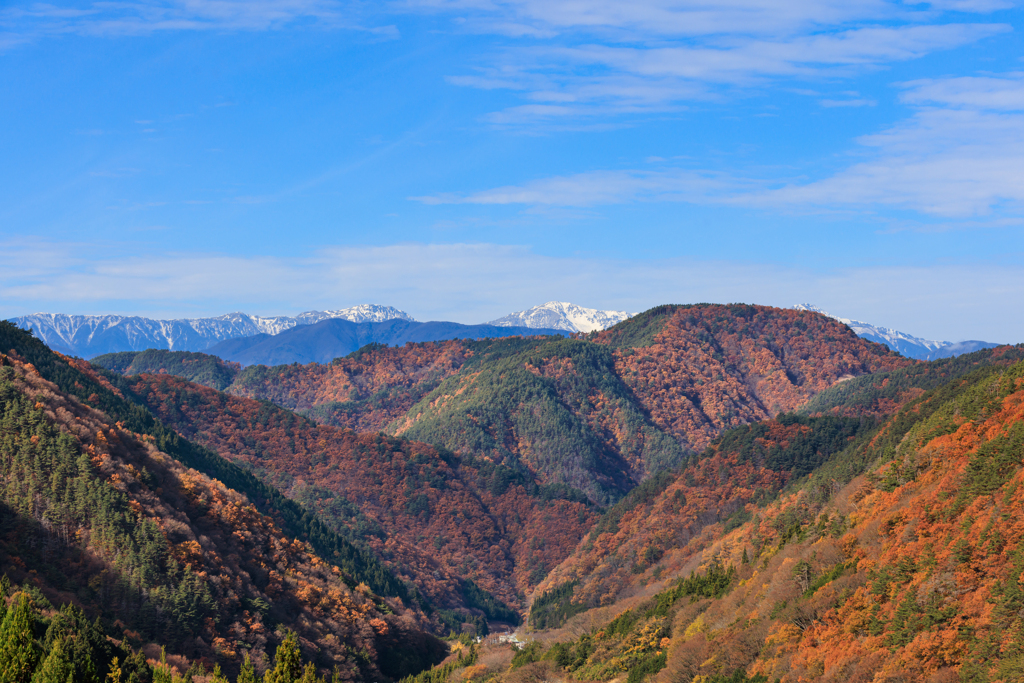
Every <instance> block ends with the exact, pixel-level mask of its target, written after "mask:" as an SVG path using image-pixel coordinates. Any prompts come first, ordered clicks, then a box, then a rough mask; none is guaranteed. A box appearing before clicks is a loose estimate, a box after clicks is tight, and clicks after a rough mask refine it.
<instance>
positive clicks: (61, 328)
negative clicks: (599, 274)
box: [10, 301, 632, 358]
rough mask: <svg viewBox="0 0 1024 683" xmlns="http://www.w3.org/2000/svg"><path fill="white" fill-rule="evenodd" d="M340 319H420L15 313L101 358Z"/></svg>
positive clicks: (566, 315) (507, 320)
mask: <svg viewBox="0 0 1024 683" xmlns="http://www.w3.org/2000/svg"><path fill="white" fill-rule="evenodd" d="M631 315H632V314H630V313H626V312H625V311H599V310H597V309H593V308H583V307H582V306H577V305H575V304H571V303H566V302H563V301H550V302H548V303H546V304H543V305H541V306H535V307H534V308H531V309H529V310H526V311H519V312H517V313H511V314H509V315H507V316H505V317H503V318H499V319H498V320H495V321H493V322H491V323H489V324H491V325H495V326H499V327H528V328H531V329H548V330H566V331H569V332H593V331H595V330H603V329H605V328H607V327H611V326H612V325H614V324H616V323H618V322H621V321H623V320H625V319H626V318H628V317H630V316H631ZM332 318H340V319H343V320H349V321H351V322H354V323H382V322H385V321H388V320H395V319H398V320H407V321H409V322H416V321H415V320H414V319H413V318H412V316H410V315H409V314H408V313H406V312H405V311H400V310H398V309H397V308H395V307H393V306H381V305H379V304H360V305H358V306H351V307H349V308H342V309H338V310H331V311H307V312H306V313H300V314H299V315H296V316H271V317H265V316H258V315H249V314H247V313H228V314H226V315H220V316H217V317H214V318H182V319H178V320H154V319H152V318H143V317H140V316H124V315H67V314H64V313H35V314H32V315H23V316H19V317H17V318H11V319H10V320H11V322H13V323H14V324H16V325H18V326H19V327H21V328H24V329H32V330H33V331H34V332H35V335H36V337H38V338H39V339H41V340H42V341H43V342H44V343H46V345H47V346H49V347H50V348H52V349H54V350H57V351H60V352H62V353H67V354H71V355H74V356H81V357H83V358H95V357H96V356H99V355H102V354H105V353H115V352H117V351H142V350H144V349H169V350H171V351H205V350H207V349H209V348H210V347H212V346H214V345H215V344H218V343H220V342H223V341H226V340H229V339H239V338H242V337H252V336H254V335H257V334H269V335H276V334H280V333H281V332H284V331H285V330H289V329H291V328H293V327H297V326H299V325H313V324H316V323H318V322H321V321H323V320H329V319H332Z"/></svg>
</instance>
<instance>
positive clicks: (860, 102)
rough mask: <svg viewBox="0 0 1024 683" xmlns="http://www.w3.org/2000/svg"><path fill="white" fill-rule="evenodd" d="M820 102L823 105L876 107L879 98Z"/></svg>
mask: <svg viewBox="0 0 1024 683" xmlns="http://www.w3.org/2000/svg"><path fill="white" fill-rule="evenodd" d="M818 104H820V105H821V106H823V107H874V106H876V105H877V104H878V100H867V99H863V98H860V99H852V100H828V99H826V100H819V101H818Z"/></svg>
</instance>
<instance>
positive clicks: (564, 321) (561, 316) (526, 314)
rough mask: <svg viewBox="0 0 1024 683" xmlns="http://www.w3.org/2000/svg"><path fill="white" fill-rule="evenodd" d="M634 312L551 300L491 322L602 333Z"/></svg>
mask: <svg viewBox="0 0 1024 683" xmlns="http://www.w3.org/2000/svg"><path fill="white" fill-rule="evenodd" d="M634 315H636V314H635V313H627V312H626V311H600V310H597V309H595V308H584V307H582V306H577V305H576V304H571V303H568V302H566V301H549V302H547V303H546V304H541V305H540V306H534V307H533V308H528V309H527V310H525V311H517V312H516V313H509V314H508V315H506V316H503V317H501V318H498V319H497V320H492V321H491V322H489V323H488V324H489V325H497V326H499V327H533V328H547V329H555V330H566V331H567V332H600V331H601V330H606V329H608V328H609V327H611V326H612V325H617V324H618V323H621V322H622V321H623V320H626V319H627V318H632V317H633V316H634Z"/></svg>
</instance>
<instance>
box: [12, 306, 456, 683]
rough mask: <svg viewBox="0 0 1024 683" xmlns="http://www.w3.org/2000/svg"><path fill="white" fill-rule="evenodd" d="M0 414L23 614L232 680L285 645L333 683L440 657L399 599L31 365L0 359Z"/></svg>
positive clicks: (395, 672) (398, 672) (404, 669)
mask: <svg viewBox="0 0 1024 683" xmlns="http://www.w3.org/2000/svg"><path fill="white" fill-rule="evenodd" d="M12 327H13V326H12ZM4 332H6V333H7V334H8V335H9V336H8V339H6V340H5V341H9V340H10V336H11V335H12V331H11V330H8V329H5V330H4ZM13 334H17V333H13ZM21 334H24V333H21ZM32 341H34V340H32ZM5 345H6V344H5ZM25 346H29V347H30V346H31V344H30V343H29V344H26V345H25ZM47 353H48V351H47ZM19 355H20V354H19ZM43 360H45V359H43ZM53 363H54V364H56V363H60V361H59V360H54V361H53ZM64 368H65V370H66V371H67V373H68V376H74V375H75V374H76V373H75V371H74V370H73V368H70V367H69V366H66V365H65V366H64ZM78 378H79V380H85V381H86V382H88V381H89V380H88V377H87V376H85V375H81V374H78ZM79 384H80V385H82V386H83V387H84V386H85V383H84V382H82V381H79ZM93 402H98V396H95V397H94V401H93ZM0 405H2V408H3V419H2V422H0V484H2V489H0V495H2V499H0V527H2V533H0V572H5V573H6V574H7V575H8V576H9V577H11V578H12V579H13V580H15V581H16V582H19V583H23V584H24V585H25V586H26V587H28V588H31V590H33V591H35V592H36V593H35V594H36V595H37V598H35V599H34V600H35V602H36V603H38V604H41V605H43V606H45V605H46V604H47V603H46V601H47V600H48V601H49V603H51V604H55V605H61V604H78V605H83V606H84V607H85V608H86V610H87V611H88V612H90V613H91V616H90V619H91V618H93V617H96V616H98V617H100V618H101V623H103V624H104V625H106V627H107V628H110V629H115V628H116V629H120V630H121V631H122V632H123V634H124V635H123V636H122V637H124V638H129V639H131V640H132V641H134V642H135V643H137V644H138V646H142V647H144V648H145V647H149V645H153V646H154V647H156V648H157V649H156V651H157V652H159V646H160V645H163V646H166V648H167V649H168V650H169V651H170V652H171V653H174V654H176V655H184V656H185V657H187V658H189V659H204V660H206V661H209V662H213V661H215V660H216V661H218V662H221V663H222V664H223V665H224V666H225V667H227V668H231V669H234V670H238V668H239V667H240V666H241V664H242V662H243V659H244V655H245V653H249V655H250V657H251V658H252V659H253V660H254V661H258V662H260V666H263V662H264V657H263V654H264V653H266V654H268V655H269V654H270V652H272V651H273V650H274V648H276V647H277V646H278V645H279V644H280V643H281V642H282V640H283V638H284V634H285V631H286V630H291V631H294V632H295V633H297V634H298V639H299V640H298V642H300V643H302V649H303V650H304V652H305V654H306V655H307V657H308V658H310V660H311V661H313V662H314V667H315V668H316V667H318V668H320V669H321V670H323V671H328V670H330V669H332V668H334V667H338V671H339V672H340V676H341V677H342V679H345V680H362V679H365V678H368V677H369V678H374V677H379V676H381V675H385V676H390V677H400V676H402V675H404V674H406V673H411V672H415V671H416V670H418V669H420V668H422V667H423V666H424V665H425V664H428V663H429V662H430V661H431V660H434V661H436V659H437V658H438V656H439V655H441V654H442V653H443V649H444V648H443V646H442V645H441V644H440V643H438V642H437V641H436V639H433V638H432V637H431V636H429V635H427V634H426V633H424V632H423V630H422V629H423V627H424V626H426V625H427V623H426V620H425V618H424V617H423V616H422V614H420V613H417V612H416V611H414V610H411V609H409V608H408V607H407V606H406V605H404V604H403V602H402V600H401V599H400V598H397V597H391V598H388V597H385V596H381V595H376V594H374V592H373V590H372V589H370V588H369V587H368V586H367V585H366V584H365V583H363V584H359V580H358V578H357V576H353V575H352V574H349V573H347V572H345V571H343V570H342V569H341V568H339V567H338V566H337V565H334V564H332V563H331V562H329V561H325V560H324V556H323V555H321V554H319V553H318V552H317V551H316V550H315V549H314V547H313V546H312V545H311V544H310V543H309V542H304V541H301V540H298V539H296V538H294V537H289V536H288V535H286V534H285V533H283V532H282V530H281V529H280V527H279V526H278V525H277V524H276V523H275V521H274V519H272V518H271V517H268V516H266V515H264V514H261V513H260V512H259V511H258V510H257V509H256V507H255V506H254V505H253V504H252V502H251V501H250V499H249V498H247V497H246V496H245V495H243V494H241V493H239V492H237V491H234V490H232V489H230V488H228V487H227V486H225V485H224V484H223V483H221V482H219V481H217V480H215V479H212V478H210V477H208V476H206V475H204V474H202V473H201V472H198V471H196V470H195V469H191V468H188V467H186V466H185V465H183V464H182V463H181V462H180V461H179V460H177V459H175V458H174V457H172V456H171V455H169V454H168V453H166V452H162V451H161V450H159V448H158V447H157V445H156V443H155V442H156V439H155V438H154V437H152V436H151V435H149V434H145V433H139V432H135V431H132V430H130V429H128V428H126V427H125V426H123V425H122V424H121V423H119V422H115V421H114V420H113V419H111V417H110V415H108V414H106V413H104V412H101V411H99V410H97V409H95V408H93V407H90V406H89V405H87V404H86V403H84V402H82V401H79V400H77V399H75V398H74V397H71V396H68V395H66V394H64V393H63V392H62V391H61V390H60V388H59V387H58V386H57V385H55V384H53V383H51V382H48V381H47V380H46V379H44V378H43V377H42V376H41V375H40V374H39V372H38V370H37V369H36V367H35V366H34V365H31V364H28V363H25V362H24V361H23V360H19V359H18V358H14V357H12V356H10V355H7V354H0ZM321 543H322V544H323V541H321ZM340 544H341V542H340V541H339V542H336V544H335V547H341V546H340ZM349 565H350V566H353V567H356V568H357V569H362V570H363V571H365V570H366V569H367V566H366V565H365V564H364V565H362V566H360V565H358V564H353V563H352V561H351V559H350V562H349ZM371 573H372V570H371ZM44 596H45V597H44ZM21 604H22V603H21V602H18V605H21ZM18 609H21V610H22V617H19V619H25V618H27V617H25V614H26V612H25V609H26V608H24V607H20V608H18ZM33 618H34V617H33ZM4 623H5V625H6V621H5V622H4ZM30 649H31V648H30ZM148 652H149V653H150V656H152V652H153V649H152V647H150V648H149V650H148ZM143 661H144V659H143ZM104 666H106V664H104Z"/></svg>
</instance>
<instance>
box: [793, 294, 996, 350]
mask: <svg viewBox="0 0 1024 683" xmlns="http://www.w3.org/2000/svg"><path fill="white" fill-rule="evenodd" d="M793 308H794V309H795V310H797V311H812V312H814V313H821V314H822V315H824V316H828V317H829V318H833V319H835V320H838V321H839V322H841V323H844V324H846V325H848V326H849V327H850V329H852V330H853V331H854V332H855V333H856V334H857V336H858V337H861V338H863V339H869V340H871V341H873V342H878V343H879V344H885V345H886V346H888V347H889V348H890V349H892V350H893V351H899V352H900V353H901V354H903V355H904V356H906V357H907V358H917V359H919V360H935V359H936V358H948V357H950V356H959V355H960V354H963V353H970V352H972V351H977V350H979V349H988V348H993V347H995V346H998V344H992V343H991V342H983V341H966V342H948V341H935V340H933V339H922V338H921V337H915V336H913V335H910V334H907V333H906V332H900V331H899V330H894V329H892V328H891V327H878V326H877V325H872V324H870V323H866V322H862V321H860V320H851V319H850V318H841V317H839V316H838V315H832V314H831V313H828V312H827V311H823V310H822V309H820V308H818V307H817V306H812V305H811V304H797V305H796V306H793Z"/></svg>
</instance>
